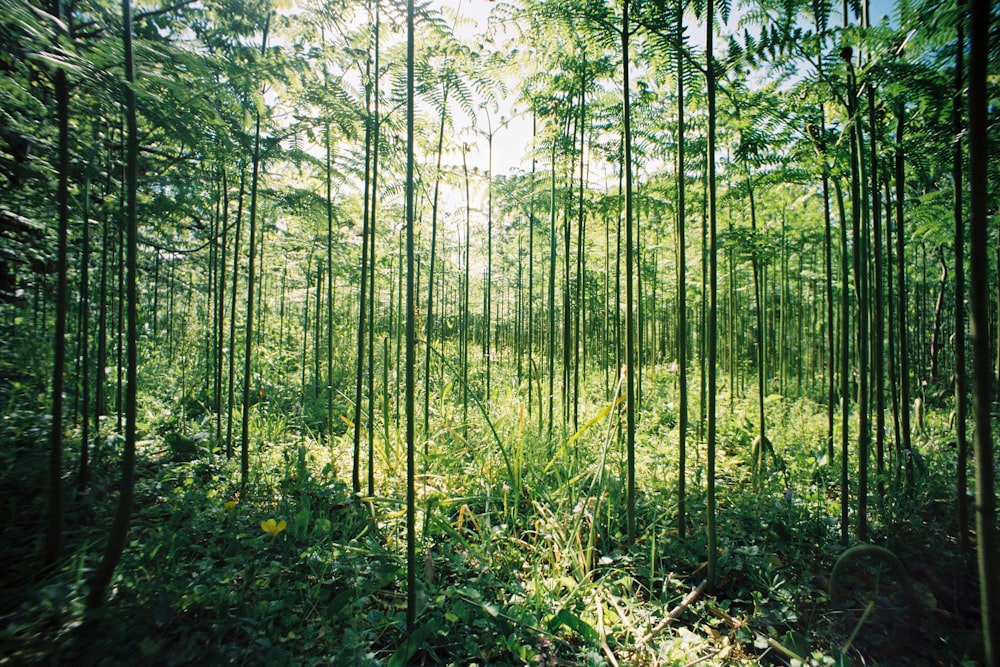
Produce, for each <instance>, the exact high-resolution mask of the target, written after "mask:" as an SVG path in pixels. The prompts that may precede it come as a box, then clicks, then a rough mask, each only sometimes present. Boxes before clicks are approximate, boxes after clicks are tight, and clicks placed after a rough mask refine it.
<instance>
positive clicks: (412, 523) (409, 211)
mask: <svg viewBox="0 0 1000 667" xmlns="http://www.w3.org/2000/svg"><path fill="white" fill-rule="evenodd" d="M406 30H407V32H406V35H407V37H406V631H407V632H408V633H412V632H413V631H414V630H416V619H417V500H416V484H415V479H416V474H417V469H416V462H415V458H414V454H415V452H416V440H415V439H416V429H415V428H414V427H415V422H416V414H415V412H414V388H415V386H416V376H415V373H416V365H417V355H416V343H415V341H416V319H417V299H416V296H417V295H416V286H415V285H414V273H415V270H414V255H415V254H416V253H415V251H414V241H413V239H414V229H413V227H414V215H413V199H414V197H413V194H414V193H413V189H414V185H415V183H414V179H413V163H414V151H415V150H416V145H415V144H414V136H413V122H414V118H413V115H414V114H413V107H414V99H413V94H414V93H413V80H414V71H413V70H414V41H415V40H414V8H413V0H407V4H406Z"/></svg>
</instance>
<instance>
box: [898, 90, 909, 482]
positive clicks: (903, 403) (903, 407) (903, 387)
mask: <svg viewBox="0 0 1000 667" xmlns="http://www.w3.org/2000/svg"><path fill="white" fill-rule="evenodd" d="M903 114H904V109H903V107H902V105H900V106H899V107H898V108H897V109H896V283H897V288H896V289H897V292H898V294H899V304H898V307H897V312H896V316H897V317H898V318H899V319H898V324H897V326H898V329H899V331H898V334H899V403H900V405H899V415H900V421H901V424H900V430H901V434H902V442H901V443H900V446H901V447H902V452H901V456H902V458H904V459H905V461H897V462H896V465H897V466H899V465H904V464H905V473H906V475H905V486H906V488H907V489H910V488H912V486H913V453H912V451H911V449H910V448H911V442H910V361H909V356H910V355H909V347H908V345H907V342H906V341H907V335H906V273H905V268H904V267H905V264H904V259H905V254H904V250H903V247H904V229H905V225H904V221H903V201H904V196H905V195H904V193H905V190H904V185H905V181H904V178H905V174H906V172H905V169H904V161H903V127H904V115H903Z"/></svg>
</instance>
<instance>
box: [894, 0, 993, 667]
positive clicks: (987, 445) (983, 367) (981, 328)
mask: <svg viewBox="0 0 1000 667" xmlns="http://www.w3.org/2000/svg"><path fill="white" fill-rule="evenodd" d="M990 5H991V3H990V2H989V0H971V2H970V7H971V9H972V21H971V25H970V30H969V41H970V43H971V52H970V55H969V92H968V100H969V213H970V226H969V243H970V248H971V255H970V257H969V260H970V261H969V284H970V288H971V293H970V301H971V303H972V317H971V318H970V320H969V325H970V327H969V328H970V333H971V336H972V359H973V362H972V365H973V369H974V370H973V378H972V379H973V398H974V411H975V413H974V414H975V430H974V434H973V442H974V448H975V456H976V536H977V538H978V542H979V552H978V555H979V598H980V609H981V610H982V612H981V613H982V621H983V640H984V641H983V645H984V649H985V651H984V653H985V658H986V659H985V662H984V664H986V665H989V666H990V667H992V666H993V665H996V664H998V663H1000V657H998V651H1000V553H998V552H997V524H996V487H995V486H994V474H995V473H994V459H993V433H992V418H991V415H990V410H991V402H992V400H993V387H992V382H993V377H992V369H991V365H990V341H989V258H988V257H987V254H986V252H987V248H988V243H989V237H988V233H987V223H988V221H989V217H988V215H989V211H988V209H987V206H988V192H989V188H988V178H989V176H988V164H989V146H988V135H987V123H988V117H987V104H988V101H987V90H986V77H987V68H988V61H989V35H990ZM901 122H902V121H901Z"/></svg>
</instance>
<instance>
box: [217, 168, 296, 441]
mask: <svg viewBox="0 0 1000 667" xmlns="http://www.w3.org/2000/svg"><path fill="white" fill-rule="evenodd" d="M246 181H247V179H246V169H245V165H243V164H241V165H240V193H239V196H238V199H237V202H236V230H235V232H234V233H233V236H234V237H235V240H234V241H233V293H232V295H231V296H230V299H229V388H228V396H227V399H226V406H227V408H226V458H227V459H231V458H233V406H234V405H235V403H236V292H237V288H238V286H239V279H240V239H241V237H242V236H243V196H244V195H245V194H246ZM307 276H308V271H307ZM307 296H308V295H307ZM303 331H304V330H303ZM302 365H303V371H302V374H303V378H304V377H305V370H304V368H305V351H304V350H303V354H302ZM304 391H305V382H303V392H304ZM304 401H305V396H304V395H303V402H304Z"/></svg>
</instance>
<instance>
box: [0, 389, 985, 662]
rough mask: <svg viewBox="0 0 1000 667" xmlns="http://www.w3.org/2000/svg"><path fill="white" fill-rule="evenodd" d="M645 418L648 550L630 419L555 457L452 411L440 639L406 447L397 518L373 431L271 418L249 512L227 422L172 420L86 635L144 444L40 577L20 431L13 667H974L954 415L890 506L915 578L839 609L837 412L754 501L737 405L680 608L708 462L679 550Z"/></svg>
mask: <svg viewBox="0 0 1000 667" xmlns="http://www.w3.org/2000/svg"><path fill="white" fill-rule="evenodd" d="M667 378H669V375H668V374H667V373H663V374H662V375H661V377H660V381H661V382H664V383H665V382H668V379H667ZM498 386H500V385H499V383H498ZM452 396H453V397H454V391H453V393H452ZM185 400H188V399H185ZM644 400H645V403H644V405H643V410H642V412H641V413H640V414H641V415H643V418H642V420H641V422H640V431H639V437H638V439H637V442H638V450H639V451H638V457H639V465H638V466H637V468H638V470H639V471H640V478H639V479H638V484H637V486H638V488H639V490H640V494H639V497H638V499H637V514H638V517H639V520H638V525H639V526H640V528H641V534H640V535H639V537H638V539H637V540H636V541H635V543H634V544H632V545H631V546H629V545H627V544H626V539H625V525H624V516H625V511H624V502H625V492H624V488H625V479H624V453H623V444H622V434H621V432H620V429H619V422H620V416H621V415H620V410H621V404H620V403H616V402H615V401H614V400H612V401H609V402H608V403H605V404H595V405H589V406H586V407H585V409H583V410H581V415H582V417H581V420H580V422H581V424H580V428H579V429H577V430H575V431H574V430H573V429H569V428H565V429H562V430H559V429H558V428H557V429H556V430H557V437H554V438H553V439H549V438H547V437H545V434H546V429H545V428H544V425H542V426H543V427H542V428H540V423H539V421H538V415H537V413H530V412H529V411H528V410H527V408H526V406H525V405H524V404H523V403H522V402H521V400H520V399H519V397H518V396H517V395H516V394H515V393H514V392H512V391H511V392H509V393H508V395H505V396H498V397H496V398H495V399H494V401H493V403H492V405H494V406H503V407H500V408H494V410H495V411H494V412H493V413H491V414H490V415H489V421H488V422H487V420H486V419H485V417H484V415H483V413H482V412H479V411H478V410H477V409H476V408H473V407H470V415H472V416H474V417H475V418H473V417H472V416H470V423H469V424H468V425H463V424H461V423H459V421H458V419H459V418H460V415H461V414H462V412H461V410H457V409H455V406H454V405H453V404H448V403H446V402H445V401H441V402H439V403H438V404H437V405H435V407H434V414H433V418H432V420H431V433H430V434H429V439H428V440H429V442H428V445H427V449H426V452H424V451H421V452H420V454H421V456H420V459H419V461H420V463H419V465H420V470H421V473H420V475H419V478H418V480H417V486H418V505H419V508H420V510H419V515H418V517H417V524H418V531H419V533H418V534H419V536H420V544H421V546H420V549H419V553H420V554H421V556H420V557H421V568H420V576H419V577H418V586H419V594H418V604H419V608H418V609H417V618H418V628H419V629H418V630H417V632H416V633H414V634H413V635H409V636H407V634H406V633H405V631H404V629H405V600H406V596H405V590H404V588H403V586H404V585H405V580H406V563H405V562H404V557H403V554H404V553H405V529H404V521H405V511H404V509H405V508H404V505H403V504H402V502H401V501H400V500H398V499H400V498H403V497H404V490H405V478H404V475H403V473H404V467H405V466H404V465H403V463H402V461H403V449H404V447H403V444H402V443H401V442H400V439H399V435H398V434H399V430H398V428H396V425H395V424H394V423H390V424H382V425H381V426H380V427H379V428H378V429H376V431H377V432H378V436H377V438H376V439H375V440H374V441H373V452H374V455H375V458H374V460H373V461H372V464H373V466H374V470H375V471H376V476H375V481H376V485H375V489H374V493H373V494H371V495H369V494H367V493H360V494H355V493H353V492H352V490H351V488H350V485H349V479H350V465H351V464H350V461H349V454H350V452H351V447H352V440H351V432H350V430H349V429H348V430H346V431H345V430H344V429H343V428H340V427H339V428H338V431H337V432H335V433H331V434H330V435H329V437H321V436H318V435H317V434H316V433H317V431H316V429H315V428H314V427H316V420H315V419H314V418H311V417H310V418H308V419H307V418H305V417H303V418H299V419H296V418H295V417H290V416H288V415H287V414H286V413H285V412H282V411H279V410H277V409H276V407H275V406H272V405H268V404H267V403H266V402H262V403H260V404H258V405H257V406H255V408H254V414H253V415H252V418H251V427H252V434H253V437H252V442H253V445H252V447H251V479H250V482H249V484H248V486H247V487H246V488H245V489H242V490H241V489H240V488H239V466H238V462H237V461H236V460H227V459H226V457H225V455H224V447H223V446H222V443H221V442H219V441H218V440H216V439H215V438H214V437H212V436H210V435H209V434H210V433H211V432H212V428H213V427H212V424H213V419H214V416H213V415H211V414H210V413H209V412H208V411H207V410H206V409H204V406H203V405H202V406H201V408H200V409H199V408H198V405H199V404H198V402H197V401H191V400H188V403H187V405H186V407H185V408H184V409H183V411H181V410H179V409H178V407H179V406H178V405H168V404H166V403H164V401H163V400H162V399H157V398H154V397H147V400H145V401H144V403H143V405H144V406H145V412H144V420H143V424H142V433H141V438H142V441H141V443H140V458H139V474H138V483H137V488H136V511H135V516H134V520H133V523H132V527H131V533H130V542H129V544H128V547H127V549H126V551H125V554H124V557H123V560H122V562H121V564H120V565H119V567H118V570H117V576H116V580H115V581H114V585H113V590H112V593H111V598H110V600H109V601H108V603H107V605H106V606H105V607H104V608H103V609H102V610H100V611H99V612H87V611H86V609H85V608H84V603H83V600H84V598H85V594H86V582H87V577H88V575H89V573H90V571H91V569H92V568H93V567H94V566H95V565H96V562H97V558H98V556H99V554H100V548H101V546H102V544H103V540H104V537H105V535H106V531H107V528H108V525H109V517H110V516H111V512H112V506H113V503H114V500H115V493H114V491H113V490H114V488H115V485H116V483H117V481H116V477H117V469H116V461H117V451H118V449H119V447H120V439H118V438H117V436H115V435H114V434H113V433H112V432H111V430H110V428H111V427H112V426H113V424H110V423H108V424H105V425H104V428H103V429H102V432H101V434H100V435H99V437H98V439H97V442H98V447H97V448H96V450H95V452H94V468H93V471H92V480H91V483H90V485H89V486H88V490H86V491H84V492H83V493H81V494H79V495H77V496H73V497H68V499H69V501H70V502H69V503H68V504H69V507H70V508H71V510H70V512H69V514H68V516H67V521H66V535H67V545H66V549H65V553H66V554H67V556H66V557H65V559H64V560H63V561H61V562H60V563H59V565H58V567H57V568H55V569H53V570H51V571H46V572H42V573H40V574H39V573H38V571H37V562H38V553H39V548H40V547H39V540H38V536H39V535H40V534H41V526H42V523H43V520H44V517H45V506H44V500H43V498H42V497H41V495H40V494H37V489H38V488H41V485H42V482H41V480H42V479H44V477H43V475H44V464H45V461H44V458H43V456H42V455H41V452H42V451H44V445H43V443H44V438H45V434H46V429H45V422H44V420H43V419H39V418H38V416H37V413H36V412H35V411H32V410H14V409H9V410H8V412H7V416H6V417H5V419H4V426H3V428H4V432H3V438H4V440H5V442H7V443H8V445H7V446H5V447H4V448H3V449H2V453H0V456H2V457H3V461H2V462H0V463H2V469H3V472H2V476H0V484H2V489H3V494H2V497H3V503H4V506H3V508H2V509H3V510H4V516H5V517H6V524H5V526H4V533H3V537H4V539H3V542H2V543H3V547H2V551H3V553H2V558H3V562H4V563H6V565H5V568H4V576H3V581H2V582H0V583H2V585H3V586H4V590H5V592H6V594H5V596H4V601H3V603H2V607H0V614H2V627H0V655H2V656H3V657H0V664H94V665H98V664H107V665H118V664H149V665H184V664H226V663H230V664H248V665H255V664H260V665H282V664H287V665H311V664H316V665H319V664H334V665H390V666H395V665H405V664H417V665H471V664H481V665H486V664H489V665H508V664H509V665H517V664H529V665H614V664H618V665H690V664H696V663H697V664H716V665H721V664H786V665H801V664H809V665H849V664H883V665H892V664H902V663H903V662H905V663H906V664H927V665H931V664H959V663H962V662H965V663H968V664H974V663H975V660H976V658H977V653H976V649H975V648H972V647H975V646H977V645H978V642H977V637H978V635H977V634H976V633H977V632H978V625H977V623H978V619H977V607H976V605H977V602H976V593H975V584H974V581H975V580H974V577H973V574H972V572H971V571H970V570H969V566H968V560H967V559H966V558H965V557H964V556H963V554H961V553H960V551H959V548H958V545H957V543H956V541H955V528H954V517H953V514H954V511H953V507H954V488H953V482H952V480H953V478H954V476H953V469H954V456H955V453H954V449H953V448H952V447H950V446H949V444H948V441H949V436H948V430H947V424H945V423H944V417H943V416H942V415H936V414H934V413H931V414H930V415H929V416H928V418H927V419H926V424H925V427H924V431H923V432H921V433H919V434H917V442H918V447H917V449H918V451H919V452H920V454H919V456H920V465H919V466H918V470H919V473H920V474H919V475H918V477H917V481H916V485H915V487H914V488H912V489H909V490H904V489H902V488H897V487H896V486H894V485H892V484H887V485H886V491H885V493H884V494H880V493H877V492H876V493H874V494H873V497H872V501H873V502H872V506H873V511H872V517H871V520H872V533H873V534H872V543H873V544H877V545H879V546H881V547H884V548H885V549H888V550H889V551H890V552H892V553H893V554H895V556H896V557H898V559H899V560H900V561H901V563H903V565H904V569H905V573H904V577H901V576H900V573H899V572H896V571H893V570H892V568H887V567H885V564H884V563H883V562H882V561H880V560H879V559H869V558H865V557H858V558H851V559H849V560H850V562H846V563H845V564H844V565H843V567H842V568H841V570H842V572H841V573H840V574H839V575H838V577H839V581H838V584H837V590H835V591H831V589H830V572H831V570H832V569H833V567H834V564H835V563H836V562H837V559H838V558H839V557H840V556H841V554H842V553H843V552H844V546H843V545H842V544H841V543H840V539H839V524H838V523H837V517H838V516H839V489H838V485H837V479H838V478H837V477H836V473H835V471H834V469H833V467H832V466H831V465H830V462H828V461H826V460H825V458H824V456H823V452H824V438H825V433H826V430H825V429H826V423H825V412H824V410H823V408H822V406H820V405H816V404H813V403H811V402H810V401H808V400H806V399H799V400H790V399H786V398H783V397H780V396H771V397H769V398H768V404H767V408H768V419H769V434H770V439H771V441H772V444H773V452H772V453H771V454H770V455H769V457H768V458H767V459H766V460H765V467H764V470H763V476H762V479H760V480H758V483H756V484H752V483H751V461H750V456H751V445H752V442H753V438H754V436H755V430H754V426H753V423H752V419H753V416H754V415H755V414H756V404H755V401H753V400H751V399H742V398H736V399H731V398H729V397H728V396H724V397H722V400H721V401H720V406H721V414H720V428H719V434H720V457H719V461H718V480H719V487H718V488H719V544H720V550H721V551H720V555H719V581H718V584H717V586H716V587H715V588H714V589H713V590H711V591H706V592H705V593H704V594H701V595H698V596H696V597H694V599H693V601H692V600H690V599H689V600H688V601H686V602H685V603H684V604H681V601H682V600H683V599H684V598H685V597H686V596H688V594H689V592H690V591H691V590H692V589H693V588H695V587H696V586H697V585H698V584H699V583H700V582H701V580H702V579H703V578H704V564H705V560H706V552H705V539H704V525H705V516H704V507H705V498H704V495H703V494H704V491H703V489H704V483H705V479H704V476H705V460H704V456H705V454H704V447H703V444H702V443H698V442H697V429H696V428H695V427H692V429H691V432H690V434H689V443H692V441H693V444H689V447H690V452H691V453H690V459H689V461H688V466H687V469H688V474H689V477H688V480H687V482H688V484H687V489H688V497H687V503H688V512H687V516H688V522H689V523H688V525H687V526H685V529H686V530H685V532H686V537H684V538H683V539H682V538H680V537H679V534H678V532H679V531H678V526H677V523H676V517H677V483H676V470H677V460H676V451H677V447H676V440H677V423H676V419H675V418H674V415H675V413H676V410H675V408H674V406H673V405H672V404H671V402H670V401H671V392H670V391H669V387H666V386H664V387H660V386H659V385H654V386H653V388H652V389H649V390H648V391H647V394H646V396H645V398H644ZM692 413H693V414H697V408H696V406H695V407H693V408H692ZM348 421H349V415H344V419H343V420H339V422H338V423H340V424H341V425H343V424H346V423H347V422H348ZM373 437H375V434H373ZM365 451H367V448H365ZM68 456H69V460H68V461H67V466H66V471H67V472H66V479H65V486H66V489H67V493H69V491H70V489H71V488H73V485H74V482H75V479H74V478H73V477H72V473H71V472H70V471H72V470H73V469H74V463H75V461H74V460H73V458H72V450H71V449H69V448H68ZM895 463H896V462H895V461H894V460H890V461H889V464H890V465H895ZM367 464H368V462H367V460H366V461H364V462H363V467H364V466H367ZM851 465H852V469H853V467H854V466H855V463H854V461H852V462H851ZM890 470H891V468H890ZM362 477H364V476H362ZM887 479H891V476H890V477H887ZM109 490H110V492H109ZM363 491H366V489H363ZM855 491H856V489H854V488H852V493H854V492H855ZM911 593H912V594H911ZM672 609H674V610H675V611H676V614H675V618H674V620H673V622H672V623H670V624H668V625H666V626H664V625H663V624H662V623H661V621H662V620H663V619H664V617H665V616H666V615H667V614H668V613H669V612H670V611H671V610H672Z"/></svg>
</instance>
